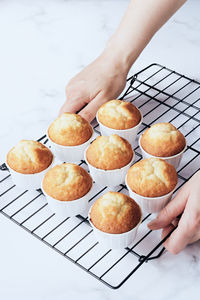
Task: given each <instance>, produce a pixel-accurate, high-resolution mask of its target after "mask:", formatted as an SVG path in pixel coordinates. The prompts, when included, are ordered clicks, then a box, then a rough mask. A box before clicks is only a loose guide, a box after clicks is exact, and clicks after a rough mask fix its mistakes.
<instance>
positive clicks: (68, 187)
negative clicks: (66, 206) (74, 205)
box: [42, 163, 92, 201]
mask: <svg viewBox="0 0 200 300" xmlns="http://www.w3.org/2000/svg"><path fill="white" fill-rule="evenodd" d="M42 187H43V189H44V191H45V193H46V194H48V195H49V196H51V197H52V198H54V199H56V200H60V201H71V200H76V199H79V198H81V197H83V196H84V195H85V194H87V193H88V192H89V190H90V189H91V187H92V178H91V176H90V175H89V174H88V172H86V171H85V170H84V169H83V168H81V167H80V166H78V165H75V164H69V163H63V164H61V165H56V166H55V167H53V168H52V169H50V170H49V171H48V172H47V173H46V174H45V176H44V179H43V182H42Z"/></svg>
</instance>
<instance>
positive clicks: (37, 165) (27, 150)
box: [7, 140, 53, 174]
mask: <svg viewBox="0 0 200 300" xmlns="http://www.w3.org/2000/svg"><path fill="white" fill-rule="evenodd" d="M52 160H53V154H52V153H51V151H50V150H49V149H48V148H47V147H46V146H44V145H43V144H41V143H39V142H36V141H30V140H21V141H20V142H19V143H18V144H17V145H16V146H14V147H13V148H12V149H11V150H10V151H9V152H8V154H7V164H8V166H9V167H10V168H11V169H13V170H14V171H16V172H19V173H23V174H34V173H39V172H42V171H43V170H45V169H46V168H48V167H49V166H50V164H51V163H52Z"/></svg>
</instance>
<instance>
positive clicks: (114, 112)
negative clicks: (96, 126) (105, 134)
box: [98, 100, 141, 130]
mask: <svg viewBox="0 0 200 300" xmlns="http://www.w3.org/2000/svg"><path fill="white" fill-rule="evenodd" d="M98 119H99V121H100V122H101V123H102V124H103V125H105V126H107V127H109V128H113V129H122V130H123V129H129V128H132V127H135V126H136V125H138V124H139V123H140V121H141V114H140V112H139V110H138V109H137V108H136V107H135V106H134V105H133V104H132V103H130V102H125V101H121V100H110V101H108V102H106V103H104V104H103V105H102V106H101V107H100V108H99V110H98Z"/></svg>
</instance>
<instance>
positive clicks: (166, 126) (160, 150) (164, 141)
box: [140, 123, 186, 157]
mask: <svg viewBox="0 0 200 300" xmlns="http://www.w3.org/2000/svg"><path fill="white" fill-rule="evenodd" d="M140 145H141V147H142V148H143V149H144V151H146V152H147V153H149V154H151V155H153V156H157V157H170V156H173V155H176V154H178V153H180V152H181V151H182V150H183V149H184V148H185V146H186V141H185V137H184V136H183V134H182V133H181V132H180V131H179V130H178V129H177V128H176V127H175V126H173V125H172V124H171V123H158V124H154V125H152V126H151V127H150V128H148V129H147V130H146V131H145V132H144V134H143V135H142V137H141V139H140Z"/></svg>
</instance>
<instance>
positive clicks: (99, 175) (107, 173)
mask: <svg viewBox="0 0 200 300" xmlns="http://www.w3.org/2000/svg"><path fill="white" fill-rule="evenodd" d="M86 151H87V149H86V150H85V152H84V159H85V161H86V163H87V165H88V167H89V170H90V175H91V176H92V178H93V180H94V181H95V182H96V183H100V184H101V185H105V186H110V187H115V186H117V185H119V184H122V183H124V181H125V176H126V173H127V172H128V169H129V168H130V167H131V165H132V164H133V162H134V159H135V153H134V151H133V157H132V159H131V161H130V162H129V163H128V164H127V165H126V166H124V167H122V168H120V169H114V170H102V169H98V168H95V167H94V166H92V165H91V164H90V163H89V162H88V160H87V157H86Z"/></svg>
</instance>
